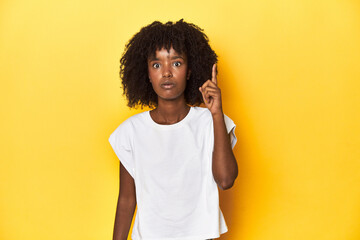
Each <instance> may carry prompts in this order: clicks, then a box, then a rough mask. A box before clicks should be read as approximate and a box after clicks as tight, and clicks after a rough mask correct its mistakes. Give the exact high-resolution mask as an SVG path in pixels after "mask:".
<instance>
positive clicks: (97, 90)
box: [0, 0, 360, 240]
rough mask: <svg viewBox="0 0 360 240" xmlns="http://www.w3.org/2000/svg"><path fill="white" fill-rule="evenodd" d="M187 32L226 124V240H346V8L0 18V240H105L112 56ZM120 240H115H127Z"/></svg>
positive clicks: (95, 5)
mask: <svg viewBox="0 0 360 240" xmlns="http://www.w3.org/2000/svg"><path fill="white" fill-rule="evenodd" d="M181 18H184V20H185V21H188V22H193V23H195V24H197V25H198V26H200V27H201V28H203V29H204V30H205V33H206V34H207V35H208V36H209V38H210V44H211V46H212V47H213V48H214V49H215V51H216V52H217V54H218V55H219V68H218V69H219V76H218V82H219V86H220V88H221V90H222V97H223V108H224V112H225V113H226V114H227V115H228V116H230V117H231V118H232V119H233V120H234V121H235V123H236V124H237V128H236V135H237V137H238V143H237V145H236V147H235V149H234V151H235V156H236V158H237V161H238V165H239V177H238V178H237V180H236V182H235V186H234V187H233V188H232V189H230V190H227V191H224V192H222V191H220V193H221V196H220V200H221V208H222V210H223V212H224V215H225V219H226V221H227V224H228V227H229V232H228V233H226V234H224V235H222V236H221V239H231V240H234V239H235V240H274V239H276V240H359V239H360V224H359V221H360V171H359V170H360V127H359V123H360V111H359V110H360V94H359V90H360V81H359V80H360V3H359V1H350V0H345V1H335V0H328V1H304V0H293V1H282V0H272V1H265V0H262V1H260V0H259V1H243V0H241V1H215V0H210V1H193V0H191V1H189V0H184V1H136V0H134V1H84V0H77V1H74V0H61V1H60V0H54V1H40V0H32V1H30V0H28V1H25V0H11V1H10V0H2V1H1V2H0V66H1V67H0V79H1V88H0V89H1V90H0V91H1V94H0V100H1V101H0V102H1V118H0V123H1V124H0V128H1V129H0V130H1V143H0V146H1V151H0V161H1V162H0V164H1V165H0V239H1V240H23V239H27V240H48V239H52V240H60V239H61V240H64V239H66V240H75V239H76V240H80V239H84V240H92V239H93V240H103V239H111V238H112V231H113V224H114V218H115V211H116V203H117V197H118V191H119V161H118V159H117V157H116V155H115V154H114V152H113V150H112V149H111V146H110V144H109V143H108V138H109V135H110V133H111V132H112V131H114V130H115V128H116V127H117V126H118V125H119V124H120V123H121V122H122V121H124V120H125V119H126V118H128V117H129V116H131V115H133V114H135V113H138V112H141V111H145V110H147V109H140V108H139V109H135V110H129V108H128V107H127V106H126V101H125V98H124V97H123V96H122V89H121V88H120V86H121V85H120V79H119V76H118V72H119V59H120V57H121V54H122V52H123V50H124V46H125V43H126V42H127V41H128V40H129V39H130V38H131V37H132V36H133V34H135V33H136V32H138V31H139V30H140V28H141V27H143V26H145V25H147V24H149V23H151V22H152V21H154V20H160V21H162V22H165V21H167V20H171V21H177V20H179V19H181ZM129 239H130V238H129Z"/></svg>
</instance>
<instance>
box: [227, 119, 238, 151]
mask: <svg viewBox="0 0 360 240" xmlns="http://www.w3.org/2000/svg"><path fill="white" fill-rule="evenodd" d="M224 120H225V125H226V129H227V132H228V133H230V132H231V134H230V141H231V148H234V146H235V144H236V141H237V138H236V135H235V128H236V125H235V123H234V121H233V120H232V119H231V118H229V117H228V116H226V115H225V114H224Z"/></svg>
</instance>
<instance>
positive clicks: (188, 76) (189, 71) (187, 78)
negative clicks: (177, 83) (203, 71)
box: [186, 69, 191, 80]
mask: <svg viewBox="0 0 360 240" xmlns="http://www.w3.org/2000/svg"><path fill="white" fill-rule="evenodd" d="M190 74H191V70H190V69H189V70H188V73H187V76H186V80H189V78H190Z"/></svg>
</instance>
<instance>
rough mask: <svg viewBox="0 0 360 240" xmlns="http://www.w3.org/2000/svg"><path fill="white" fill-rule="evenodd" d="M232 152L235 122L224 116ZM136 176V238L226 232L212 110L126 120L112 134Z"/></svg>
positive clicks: (176, 238) (186, 239)
mask: <svg viewBox="0 0 360 240" xmlns="http://www.w3.org/2000/svg"><path fill="white" fill-rule="evenodd" d="M224 119H225V125H226V128H227V132H228V133H229V132H230V131H231V132H232V134H231V145H232V148H233V147H234V146H235V143H236V141H237V140H236V136H235V127H236V126H235V124H234V122H233V121H232V120H231V119H230V118H229V117H228V116H226V115H225V114H224ZM109 142H110V144H111V146H112V148H113V149H114V151H115V153H116V155H117V157H118V158H119V159H120V161H121V163H122V164H123V165H124V167H125V168H126V169H127V171H128V172H129V174H130V175H131V176H132V177H133V178H134V182H135V186H136V200H137V212H136V217H135V222H134V226H133V230H132V235H131V237H132V239H134V240H204V239H209V238H218V237H219V236H220V234H222V233H225V232H227V230H228V229H227V226H226V223H225V220H224V216H223V214H222V212H221V210H220V207H219V192H218V188H217V184H216V182H215V180H214V177H213V174H212V152H213V149H214V128H213V119H212V115H211V112H210V111H209V110H208V109H207V108H202V107H191V108H190V111H189V112H188V114H187V115H186V116H185V118H184V119H182V120H181V121H180V122H177V123H175V124H171V125H162V124H158V123H156V122H155V121H154V120H153V119H152V118H151V116H150V111H145V112H142V113H139V114H136V115H134V116H132V117H130V118H128V119H127V120H125V121H124V122H123V123H122V124H120V126H118V127H117V128H116V130H115V131H114V132H113V133H112V134H111V135H110V138H109Z"/></svg>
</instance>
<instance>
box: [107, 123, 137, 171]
mask: <svg viewBox="0 0 360 240" xmlns="http://www.w3.org/2000/svg"><path fill="white" fill-rule="evenodd" d="M130 130H131V129H130V128H129V124H128V122H124V123H122V124H121V125H120V126H119V127H118V128H117V129H116V130H115V131H114V132H113V133H112V134H111V135H110V137H109V142H110V145H111V147H112V148H113V150H114V152H115V154H116V156H117V157H118V158H119V160H120V162H121V163H122V165H123V166H124V167H125V169H126V170H127V171H128V173H129V174H130V175H131V176H132V177H133V178H134V172H135V168H134V160H133V153H132V148H131V139H130Z"/></svg>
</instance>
